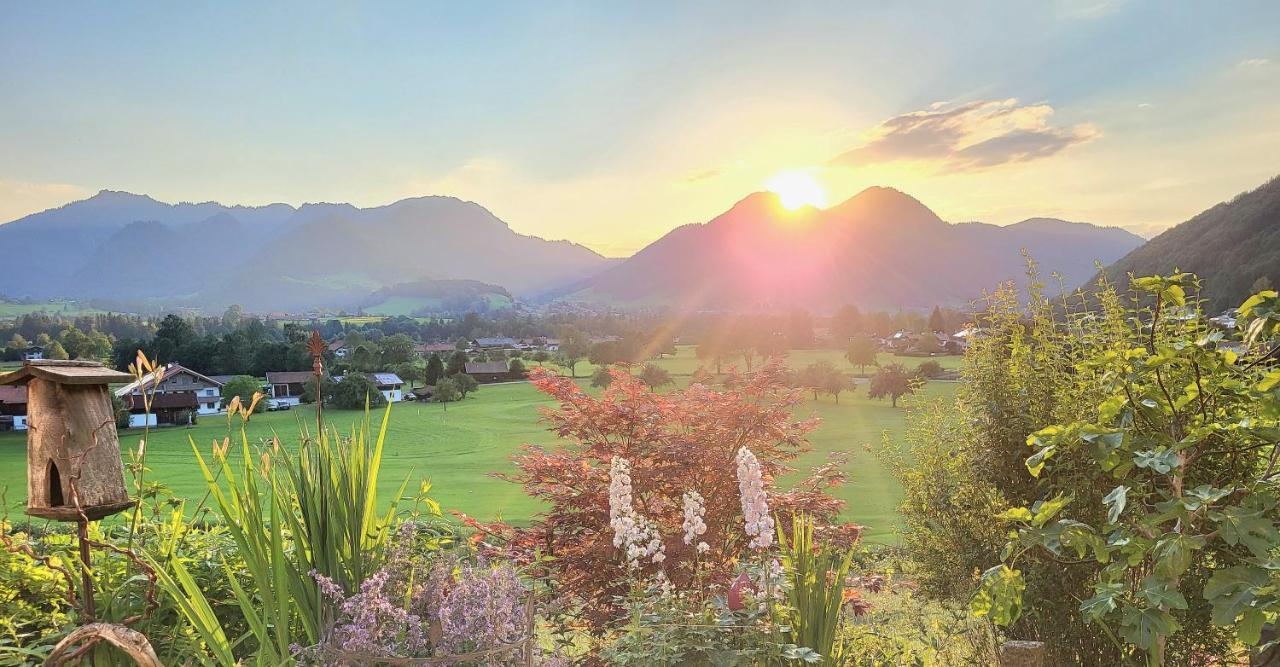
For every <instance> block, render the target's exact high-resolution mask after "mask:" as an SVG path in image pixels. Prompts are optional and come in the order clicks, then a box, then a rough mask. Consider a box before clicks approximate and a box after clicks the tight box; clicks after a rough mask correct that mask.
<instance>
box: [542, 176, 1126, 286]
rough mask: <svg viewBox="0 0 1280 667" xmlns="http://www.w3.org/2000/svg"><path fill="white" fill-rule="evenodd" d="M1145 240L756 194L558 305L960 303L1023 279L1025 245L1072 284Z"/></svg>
mask: <svg viewBox="0 0 1280 667" xmlns="http://www.w3.org/2000/svg"><path fill="white" fill-rule="evenodd" d="M1142 242H1143V240H1142V238H1141V237H1139V236H1136V235H1134V234H1132V233H1130V232H1127V231H1124V230H1122V229H1119V228H1115V227H1099V226H1096V225H1090V224H1085V223H1078V222H1067V221H1064V220H1056V219H1052V218H1033V219H1030V220H1024V221H1022V222H1019V223H1016V224H1012V225H1008V226H1003V227H1001V226H996V225H990V224H983V223H976V222H968V223H959V224H952V223H948V222H945V221H943V220H942V219H941V218H939V217H938V216H937V215H936V214H934V212H933V211H931V210H929V208H928V207H926V206H925V205H924V204H922V203H920V202H919V201H918V200H916V199H915V198H914V197H911V196H909V195H906V194H904V193H902V192H899V191H897V190H894V189H892V188H883V187H872V188H868V189H866V190H864V191H862V192H860V193H859V194H857V195H855V196H854V197H852V198H850V199H849V200H847V201H845V202H843V203H841V204H838V205H836V206H832V207H831V208H827V209H823V210H818V209H814V208H802V209H799V210H797V211H788V210H787V209H785V208H784V207H783V206H782V205H781V204H780V202H779V200H778V197H777V196H776V195H774V194H773V193H769V192H758V193H755V194H752V195H750V196H748V197H747V198H745V199H743V200H742V201H740V202H738V203H737V204H736V205H735V206H733V208H731V209H729V211H727V212H726V213H724V214H722V215H720V216H718V217H716V218H715V219H713V220H711V221H710V222H707V223H704V224H692V225H685V226H683V227H679V228H677V229H674V230H672V231H671V232H670V233H668V234H667V235H666V236H664V237H662V238H661V239H659V240H658V241H656V242H654V243H653V244H651V245H649V246H648V247H646V248H644V249H643V250H641V251H640V252H638V253H636V254H635V255H634V256H633V257H631V258H629V259H627V260H626V261H624V262H622V263H621V264H619V265H618V266H615V267H612V268H610V269H607V270H605V271H604V272H602V273H601V274H600V275H598V276H596V277H595V278H592V279H590V280H588V281H585V282H584V283H582V284H581V285H579V286H578V287H579V289H578V290H577V291H576V292H574V293H572V294H570V295H569V296H567V297H566V298H567V299H569V300H581V301H607V302H611V303H615V304H621V305H626V304H631V305H660V304H673V305H676V306H677V307H680V308H685V309H692V310H705V309H740V308H757V307H763V308H770V307H773V308H776V307H787V306H791V305H799V306H806V307H810V308H830V307H833V306H835V305H838V304H841V303H854V304H858V305H859V306H863V307H872V308H899V307H901V308H924V307H931V306H933V305H937V304H942V305H962V304H964V303H966V302H968V301H969V300H971V299H974V298H976V297H978V296H980V295H981V294H982V292H983V290H991V289H993V288H994V287H995V286H996V285H997V284H999V283H1001V282H1003V281H1010V280H1014V281H1017V280H1019V279H1020V278H1022V277H1023V276H1024V275H1025V270H1026V264H1025V260H1024V259H1023V257H1022V254H1021V253H1022V251H1023V250H1025V251H1026V252H1027V253H1029V254H1030V256H1031V257H1032V258H1034V259H1035V260H1036V261H1037V262H1038V263H1039V265H1040V268H1041V270H1042V272H1043V274H1044V275H1045V276H1048V275H1049V274H1050V273H1055V272H1056V273H1058V274H1060V275H1061V281H1062V284H1063V285H1064V286H1065V287H1067V288H1072V287H1075V286H1077V285H1079V284H1081V283H1083V282H1084V281H1085V280H1086V279H1087V278H1088V277H1089V276H1090V275H1092V274H1093V273H1094V271H1095V268H1094V267H1095V262H1102V263H1104V264H1106V263H1110V262H1112V261H1115V260H1116V259H1118V258H1119V257H1121V256H1123V255H1124V254H1125V253H1127V252H1129V251H1130V250H1133V249H1134V248H1136V247H1138V246H1139V245H1141V244H1142Z"/></svg>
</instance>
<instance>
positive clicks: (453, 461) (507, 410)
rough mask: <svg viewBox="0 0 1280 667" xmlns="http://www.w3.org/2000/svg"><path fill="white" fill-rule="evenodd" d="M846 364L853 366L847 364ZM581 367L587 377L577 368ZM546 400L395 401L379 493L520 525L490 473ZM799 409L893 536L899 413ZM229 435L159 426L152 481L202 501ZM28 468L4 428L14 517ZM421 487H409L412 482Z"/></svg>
mask: <svg viewBox="0 0 1280 667" xmlns="http://www.w3.org/2000/svg"><path fill="white" fill-rule="evenodd" d="M839 356H840V355H839V353H838V352H835V351H811V350H804V351H797V352H795V353H793V354H792V355H791V358H790V363H792V364H795V365H800V366H803V365H805V364H808V363H811V362H812V361H814V360H816V359H818V358H829V359H831V360H832V362H833V363H835V362H836V359H837V358H838V357H839ZM956 359H957V358H955V357H944V358H941V360H943V361H947V360H951V361H952V363H951V364H950V365H954V362H955V360H956ZM903 361H907V362H910V361H918V360H903ZM661 363H662V364H663V365H664V366H666V367H667V368H668V369H669V370H671V371H672V373H673V374H676V375H677V376H678V377H677V381H678V382H677V383H678V384H679V385H684V384H686V383H687V381H688V379H687V377H679V376H681V375H687V374H688V373H691V372H692V371H693V370H694V369H696V368H697V360H696V359H694V358H693V353H692V350H691V349H690V348H687V347H682V348H681V349H680V351H679V354H677V355H676V356H674V357H668V358H666V359H664V360H663V361H662V362H661ZM840 363H841V364H843V365H844V366H847V364H845V363H844V362H843V360H840ZM578 373H579V375H581V374H583V373H584V370H583V367H582V366H581V365H580V366H579V368H578ZM955 388H956V385H955V384H954V383H946V382H935V383H931V384H929V385H928V386H927V387H926V388H925V392H924V398H926V399H927V398H940V397H949V396H951V395H953V394H954V392H955ZM546 405H550V402H549V401H548V400H546V399H545V398H544V397H543V396H542V395H541V394H539V393H538V392H537V391H536V390H534V388H533V387H532V386H531V385H529V384H528V383H513V384H501V385H489V386H484V387H482V388H481V390H480V391H479V392H477V393H476V394H475V395H474V397H473V398H468V399H467V400H466V401H463V402H461V403H451V404H448V409H447V410H446V409H445V406H444V405H440V404H418V403H400V404H396V405H394V406H393V407H392V409H391V422H390V427H389V429H388V435H387V445H386V453H385V466H384V473H383V477H382V479H381V481H380V484H379V489H380V491H381V492H382V494H383V495H384V497H387V498H389V497H390V494H392V493H394V492H395V490H396V488H397V487H398V486H399V484H400V482H401V481H403V480H404V478H405V476H406V475H408V476H410V477H411V478H413V479H414V480H417V479H420V478H426V479H430V480H431V482H432V484H433V485H434V487H433V489H432V495H433V497H435V498H436V499H437V500H438V501H440V502H441V503H442V504H443V505H444V506H445V507H446V508H448V509H457V510H461V511H463V512H466V513H467V514H469V515H472V516H475V517H477V518H480V519H484V520H489V519H496V518H501V519H505V520H509V521H513V522H517V523H519V522H523V521H525V520H527V519H528V518H529V517H530V516H531V515H532V514H533V513H534V512H536V511H537V510H538V509H539V506H538V505H537V504H536V503H535V502H534V501H533V500H531V499H530V498H528V497H527V496H525V495H524V493H523V491H522V490H521V489H520V488H519V487H517V486H516V485H514V484H509V483H507V482H503V481H501V480H497V479H494V478H492V477H490V476H488V473H491V472H501V471H512V470H514V467H513V466H512V465H511V462H510V460H509V457H510V456H511V454H513V453H515V452H516V451H517V449H518V447H519V446H520V445H521V444H523V443H533V444H543V445H551V444H554V443H555V442H556V438H555V437H554V435H553V434H551V433H549V432H547V431H546V430H545V429H544V427H543V425H541V424H540V423H539V420H538V410H537V409H538V407H540V406H546ZM314 414H315V413H314V412H312V410H311V409H310V408H309V407H307V406H302V407H300V408H297V409H294V410H292V411H289V412H278V413H265V414H260V415H256V416H254V418H253V420H252V421H251V422H250V424H249V427H248V431H247V432H248V435H249V438H250V440H251V442H256V441H258V440H261V439H264V438H270V437H271V436H272V435H273V434H275V435H278V436H279V437H280V438H281V441H282V442H284V443H286V444H288V443H289V442H292V441H293V440H295V439H296V434H297V432H298V430H299V425H300V424H301V423H310V422H311V420H312V419H313V418H314ZM800 414H801V415H802V416H810V415H815V414H816V415H817V416H819V417H821V418H822V420H823V423H822V426H820V427H819V428H818V430H817V431H815V432H814V433H813V434H812V436H811V438H810V440H811V442H812V443H813V448H814V451H813V452H811V453H810V454H808V455H806V456H805V457H803V458H802V459H801V460H800V461H799V464H798V465H799V466H800V467H801V468H807V467H809V466H812V465H816V464H817V463H820V462H821V461H822V460H823V459H824V458H825V456H826V454H827V453H828V452H831V451H836V450H844V451H848V452H850V453H851V454H852V460H851V463H850V466H849V473H850V483H849V484H847V485H846V486H844V487H842V488H840V489H839V490H838V492H837V495H839V496H840V497H841V498H843V499H845V500H846V501H848V503H849V504H848V507H847V509H846V511H845V518H846V519H848V520H851V521H856V522H858V523H862V524H864V525H866V526H867V527H868V533H867V536H868V538H869V539H871V540H874V541H878V542H889V541H892V540H893V530H894V528H895V527H896V525H897V515H896V507H897V505H898V503H899V501H900V499H901V489H900V488H899V487H898V484H897V482H896V481H895V480H894V479H893V478H892V476H891V475H889V474H888V471H887V470H885V469H884V467H883V466H882V465H881V464H880V462H879V461H878V460H877V459H876V457H875V456H874V455H873V454H872V453H871V452H869V451H867V450H866V448H865V446H868V445H869V446H871V447H879V446H880V444H881V442H882V439H883V434H884V433H885V432H888V433H889V434H890V435H891V436H893V435H895V434H899V433H901V431H902V428H903V414H904V411H903V409H902V408H897V409H895V408H892V407H890V406H889V403H888V402H887V401H873V400H870V399H868V398H866V387H865V385H863V386H861V387H859V388H858V389H857V391H855V392H853V393H850V394H845V395H844V396H842V397H841V399H840V403H839V404H838V405H837V404H836V403H835V402H834V401H833V400H832V399H831V398H830V397H828V396H823V397H822V398H820V399H819V400H817V401H813V400H807V401H806V402H805V403H804V404H803V405H802V406H801V408H800ZM361 417H362V414H361V413H360V412H352V411H331V412H330V413H329V419H330V421H331V422H332V423H334V424H336V425H338V426H340V427H344V428H350V425H351V424H353V423H354V422H356V421H357V420H359V419H360V418H361ZM227 433H228V430H227V422H226V419H225V418H223V417H206V418H204V419H202V420H201V422H200V424H199V425H198V426H196V427H194V428H190V429H187V428H173V427H170V428H162V429H158V430H156V431H155V432H154V433H153V434H152V436H151V442H150V444H149V447H148V454H147V457H148V466H149V467H150V468H151V469H152V471H153V472H152V473H151V479H154V480H158V481H161V482H163V483H164V484H166V485H168V486H169V487H170V488H171V489H173V491H174V493H175V494H176V495H178V496H181V497H185V498H190V499H193V500H192V502H193V503H194V502H195V501H196V500H199V498H200V497H201V496H203V495H204V491H205V487H204V482H203V480H202V479H201V477H200V474H199V470H198V469H197V467H196V464H195V462H194V458H193V456H192V453H191V447H190V445H189V444H188V438H191V439H194V440H195V442H196V443H197V446H199V447H200V449H201V451H203V452H208V451H209V449H210V445H211V443H212V442H213V441H214V439H215V438H216V439H219V440H220V439H221V438H222V437H224V436H225V435H227ZM140 436H141V431H137V430H130V431H124V432H122V434H121V443H122V445H123V446H128V447H136V446H137V441H138V438H139V437H140ZM25 467H26V447H25V435H23V434H18V433H5V434H0V488H3V487H6V486H7V487H8V492H7V502H8V504H9V505H10V507H11V508H12V509H13V511H14V513H15V514H17V513H19V512H20V511H21V510H20V507H21V505H22V504H23V502H24V500H25V495H26V494H25V491H26V482H25ZM788 481H789V480H783V483H784V484H785V483H787V482H788ZM415 486H416V484H414V483H411V486H410V488H411V489H412V488H414V487H415Z"/></svg>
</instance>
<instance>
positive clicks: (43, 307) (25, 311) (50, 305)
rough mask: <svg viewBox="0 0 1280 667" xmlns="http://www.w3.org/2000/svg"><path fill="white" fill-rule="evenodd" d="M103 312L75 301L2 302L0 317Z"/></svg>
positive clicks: (71, 315) (74, 314) (69, 315)
mask: <svg viewBox="0 0 1280 667" xmlns="http://www.w3.org/2000/svg"><path fill="white" fill-rule="evenodd" d="M102 312H104V311H101V310H96V309H94V308H85V307H82V306H80V305H78V304H76V303H75V302H73V301H47V302H43V303H8V302H0V319H9V318H14V317H21V316H23V315H30V314H32V313H51V314H55V313H56V314H58V315H66V316H68V317H74V316H76V315H93V314H95V313H102Z"/></svg>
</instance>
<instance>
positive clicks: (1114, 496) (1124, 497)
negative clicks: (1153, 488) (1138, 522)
mask: <svg viewBox="0 0 1280 667" xmlns="http://www.w3.org/2000/svg"><path fill="white" fill-rule="evenodd" d="M1128 498H1129V487H1127V486H1125V485H1123V484H1121V485H1120V486H1117V487H1116V488H1114V489H1111V493H1108V494H1107V495H1105V496H1103V498H1102V504H1103V505H1106V506H1107V507H1108V509H1107V523H1115V522H1116V521H1118V520H1119V519H1120V514H1121V513H1122V512H1124V506H1125V503H1126V502H1128Z"/></svg>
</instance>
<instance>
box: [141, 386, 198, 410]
mask: <svg viewBox="0 0 1280 667" xmlns="http://www.w3.org/2000/svg"><path fill="white" fill-rule="evenodd" d="M125 400H127V401H128V402H129V409H130V410H142V409H143V402H142V396H139V395H137V394H129V395H128V396H126V397H125ZM194 407H196V395H195V394H192V393H189V392H185V391H183V392H174V393H170V394H156V395H155V396H153V397H152V398H151V409H152V410H163V409H171V408H194Z"/></svg>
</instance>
